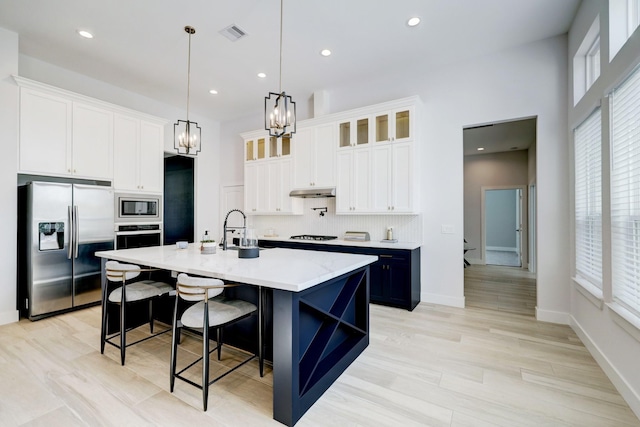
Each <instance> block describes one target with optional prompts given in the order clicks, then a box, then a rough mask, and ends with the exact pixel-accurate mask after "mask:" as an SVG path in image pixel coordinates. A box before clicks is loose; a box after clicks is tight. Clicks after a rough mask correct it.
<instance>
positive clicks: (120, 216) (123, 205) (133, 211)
mask: <svg viewBox="0 0 640 427" xmlns="http://www.w3.org/2000/svg"><path fill="white" fill-rule="evenodd" d="M115 205H116V206H115V218H116V222H161V221H162V196H161V195H140V194H122V193H116V196H115Z"/></svg>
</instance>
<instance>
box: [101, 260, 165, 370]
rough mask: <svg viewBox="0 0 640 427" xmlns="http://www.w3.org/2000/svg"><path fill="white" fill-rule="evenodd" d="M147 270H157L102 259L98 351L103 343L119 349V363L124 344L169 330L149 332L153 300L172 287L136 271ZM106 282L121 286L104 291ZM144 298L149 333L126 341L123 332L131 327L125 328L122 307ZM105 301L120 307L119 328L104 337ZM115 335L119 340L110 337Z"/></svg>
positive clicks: (151, 322) (102, 349) (106, 285)
mask: <svg viewBox="0 0 640 427" xmlns="http://www.w3.org/2000/svg"><path fill="white" fill-rule="evenodd" d="M151 271H157V269H151V268H140V267H139V266H137V265H134V264H121V263H119V262H117V261H107V262H106V277H107V283H106V284H105V286H103V288H102V331H101V336H100V353H101V354H104V346H105V344H107V343H108V344H111V345H112V346H114V347H116V348H119V349H120V361H121V363H122V365H124V358H125V350H126V348H127V347H129V346H131V345H134V344H137V343H139V342H142V341H146V340H148V339H150V338H153V337H155V336H158V335H160V334H164V333H166V332H169V331H170V330H171V329H169V328H167V329H166V330H163V331H161V332H158V333H155V334H154V333H153V301H154V300H155V299H156V298H158V297H160V296H162V295H166V294H168V293H169V292H171V291H172V290H173V286H171V285H170V284H168V283H165V282H156V281H153V280H141V279H140V278H139V277H140V273H143V272H151ZM109 282H117V283H120V284H121V286H119V287H118V288H116V289H113V290H112V291H111V292H108V287H109V286H108V284H109ZM144 300H149V330H150V333H151V336H148V337H146V338H142V339H140V340H137V341H134V342H132V343H128V344H127V332H128V331H130V330H131V329H134V328H127V327H126V325H127V324H126V318H127V316H126V312H127V310H126V307H127V305H129V304H131V303H133V302H138V301H144ZM109 304H118V305H119V306H120V330H119V332H117V333H115V334H112V335H111V336H107V325H108V322H109V310H108V305H109ZM118 337H120V340H119V343H116V342H114V341H113V340H115V339H116V338H118Z"/></svg>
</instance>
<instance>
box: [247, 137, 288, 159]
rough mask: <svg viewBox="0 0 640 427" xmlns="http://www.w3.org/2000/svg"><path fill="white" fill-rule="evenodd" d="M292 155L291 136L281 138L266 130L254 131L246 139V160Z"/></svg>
mask: <svg viewBox="0 0 640 427" xmlns="http://www.w3.org/2000/svg"><path fill="white" fill-rule="evenodd" d="M290 155H291V136H290V135H289V134H286V135H283V136H281V137H280V138H276V137H275V136H269V134H268V133H267V132H266V131H260V132H255V133H253V134H252V135H251V136H250V137H247V138H245V141H244V160H245V162H252V161H255V160H269V159H275V158H278V157H287V156H290Z"/></svg>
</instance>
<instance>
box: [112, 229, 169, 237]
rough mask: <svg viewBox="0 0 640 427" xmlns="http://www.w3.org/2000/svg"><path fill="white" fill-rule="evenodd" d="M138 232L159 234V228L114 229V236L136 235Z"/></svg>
mask: <svg viewBox="0 0 640 427" xmlns="http://www.w3.org/2000/svg"><path fill="white" fill-rule="evenodd" d="M139 234H160V230H137V231H116V236H137V235H139Z"/></svg>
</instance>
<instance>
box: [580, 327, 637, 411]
mask: <svg viewBox="0 0 640 427" xmlns="http://www.w3.org/2000/svg"><path fill="white" fill-rule="evenodd" d="M569 326H571V329H573V330H574V331H575V333H576V335H578V338H580V340H581V341H582V343H583V344H584V346H585V347H586V348H587V350H589V353H591V356H593V358H594V359H595V360H596V362H597V363H598V365H599V366H600V367H601V368H602V370H603V371H604V373H605V375H606V376H607V377H608V378H609V379H610V380H611V382H612V383H613V385H614V386H615V387H616V389H617V390H618V393H620V395H621V396H622V398H623V399H624V400H625V402H627V404H628V405H629V407H630V408H631V410H632V411H633V413H634V414H635V415H636V417H638V418H640V396H639V395H638V393H637V392H636V391H635V390H634V389H633V387H631V386H630V385H629V383H628V382H627V380H625V379H624V377H623V376H622V375H620V372H618V370H617V369H616V367H615V366H613V365H612V364H611V362H610V361H609V359H608V358H607V356H605V355H604V353H603V352H602V351H601V350H600V347H598V345H597V344H596V343H595V342H594V341H593V340H592V339H591V337H590V336H589V334H588V333H587V332H586V331H585V330H584V329H583V328H582V326H580V323H578V321H577V320H576V318H575V317H573V316H570V324H569Z"/></svg>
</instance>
